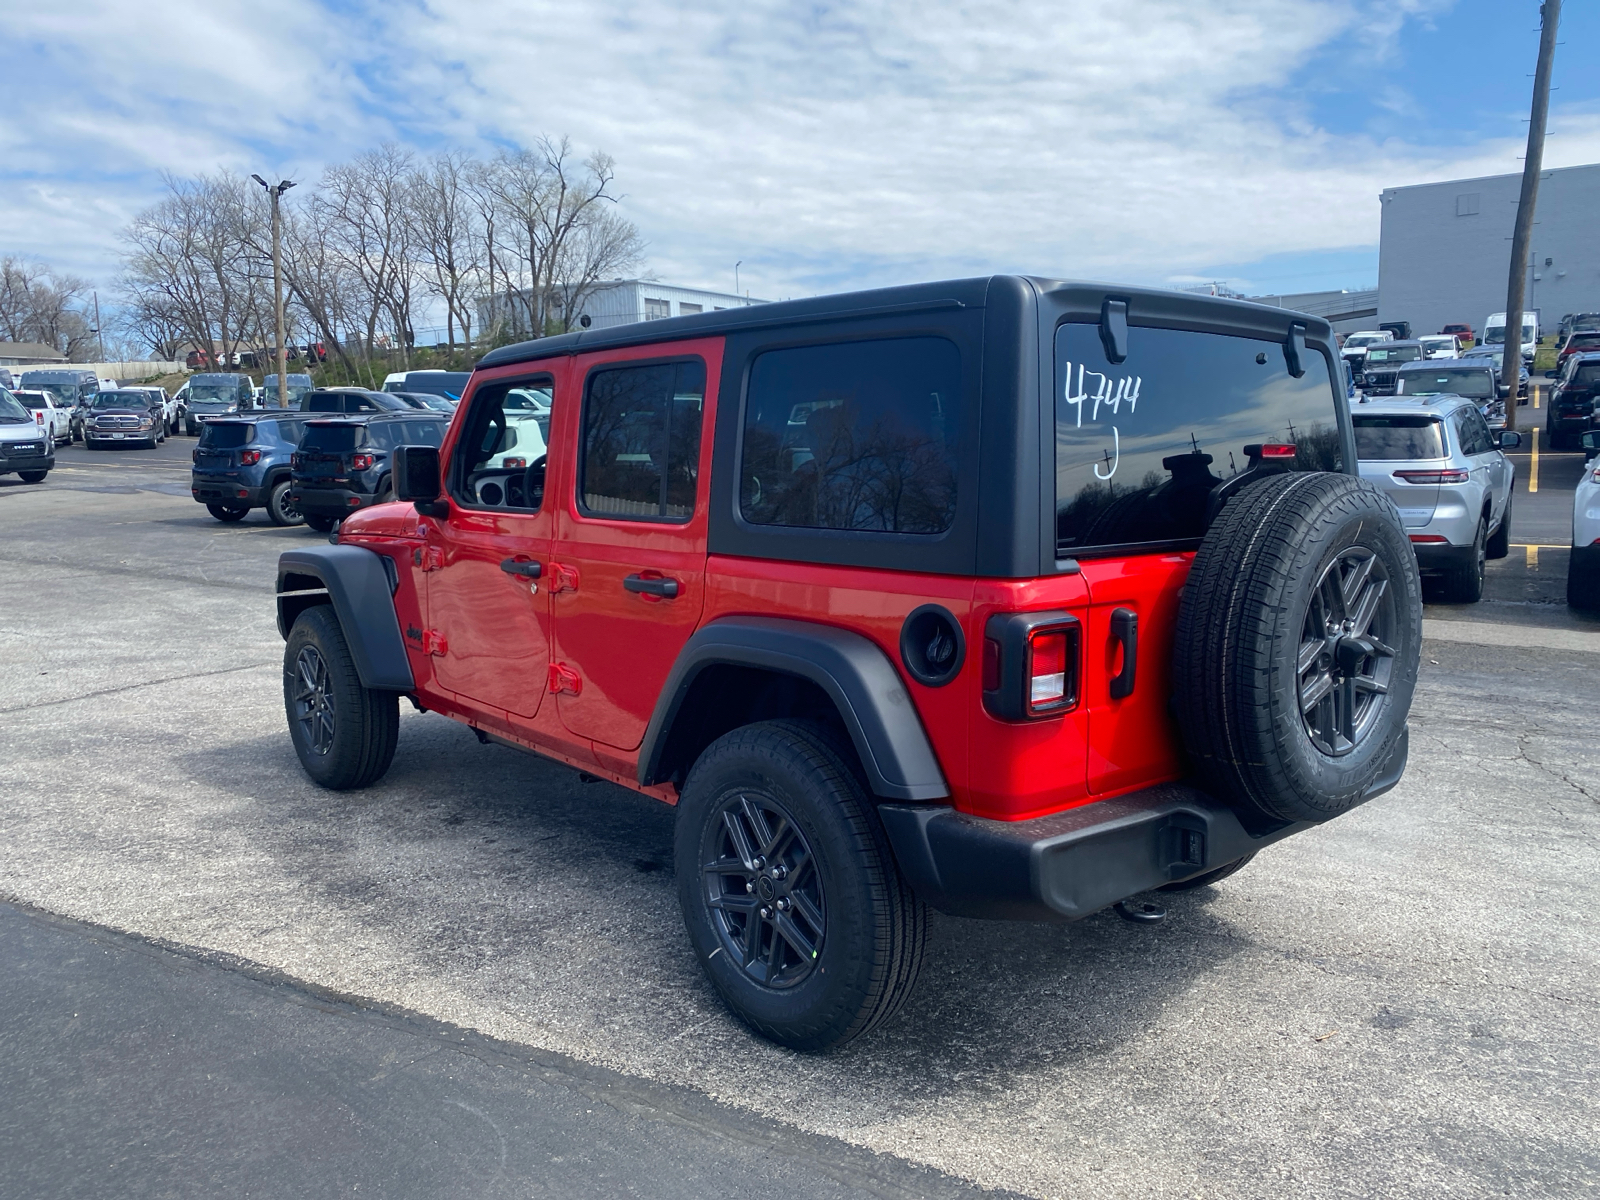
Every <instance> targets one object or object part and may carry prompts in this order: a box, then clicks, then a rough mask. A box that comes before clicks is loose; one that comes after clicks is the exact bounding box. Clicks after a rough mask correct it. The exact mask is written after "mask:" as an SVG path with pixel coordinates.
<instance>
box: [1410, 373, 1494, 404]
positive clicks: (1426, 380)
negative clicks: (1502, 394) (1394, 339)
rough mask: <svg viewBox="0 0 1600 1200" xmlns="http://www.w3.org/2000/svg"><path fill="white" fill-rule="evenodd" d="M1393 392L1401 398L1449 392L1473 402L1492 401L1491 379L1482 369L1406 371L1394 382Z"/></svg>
mask: <svg viewBox="0 0 1600 1200" xmlns="http://www.w3.org/2000/svg"><path fill="white" fill-rule="evenodd" d="M1395 391H1396V392H1397V393H1398V394H1399V395H1402V396H1427V395H1431V394H1434V393H1438V392H1450V393H1452V394H1454V395H1457V396H1466V397H1468V398H1470V399H1473V400H1492V399H1493V398H1494V396H1495V387H1494V382H1493V377H1492V375H1491V373H1490V372H1488V371H1486V370H1484V369H1483V368H1482V367H1476V368H1474V369H1472V370H1469V371H1449V370H1439V371H1407V372H1405V373H1403V374H1402V375H1401V376H1400V378H1399V380H1398V381H1396V386H1395Z"/></svg>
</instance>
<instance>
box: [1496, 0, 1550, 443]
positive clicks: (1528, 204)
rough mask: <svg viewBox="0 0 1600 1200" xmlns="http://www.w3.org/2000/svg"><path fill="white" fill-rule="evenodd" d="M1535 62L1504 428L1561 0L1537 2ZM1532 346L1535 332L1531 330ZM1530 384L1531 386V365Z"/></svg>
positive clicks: (1510, 297) (1512, 413) (1516, 237)
mask: <svg viewBox="0 0 1600 1200" xmlns="http://www.w3.org/2000/svg"><path fill="white" fill-rule="evenodd" d="M1539 20H1540V30H1539V65H1538V66H1537V67H1535V68H1534V72H1533V111H1532V112H1531V113H1530V114H1529V119H1528V155H1527V157H1526V158H1524V159H1523V160H1522V194H1521V195H1520V196H1519V197H1518V198H1517V223H1516V226H1515V227H1514V228H1513V229H1512V231H1511V273H1510V275H1509V277H1508V279H1507V281H1506V344H1505V346H1504V347H1503V348H1502V351H1501V355H1500V381H1501V383H1502V384H1505V385H1507V386H1509V387H1510V389H1511V393H1510V395H1508V396H1507V397H1506V428H1507V429H1515V428H1516V427H1517V378H1518V375H1519V374H1520V371H1521V367H1522V301H1523V288H1524V287H1526V285H1527V278H1528V242H1529V240H1530V239H1531V238H1532V236H1533V213H1534V208H1535V206H1536V205H1537V203H1538V200H1539V172H1540V170H1541V169H1542V168H1543V166H1544V130H1545V124H1546V121H1547V119H1548V118H1549V116H1550V68H1551V65H1552V64H1553V63H1554V62H1555V57H1556V30H1557V27H1558V26H1559V25H1560V24H1561V0H1544V3H1543V4H1541V5H1540V6H1539ZM1533 340H1534V346H1535V348H1536V352H1537V347H1538V344H1539V335H1538V333H1537V332H1535V333H1534V339H1533ZM1529 374H1530V378H1529V380H1528V390H1529V391H1532V390H1533V380H1532V377H1531V375H1532V372H1531V371H1530V373H1529Z"/></svg>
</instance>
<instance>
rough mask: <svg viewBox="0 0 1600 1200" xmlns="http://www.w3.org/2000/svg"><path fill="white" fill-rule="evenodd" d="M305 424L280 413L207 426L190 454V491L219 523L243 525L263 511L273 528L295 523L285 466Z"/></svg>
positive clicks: (223, 420)
mask: <svg viewBox="0 0 1600 1200" xmlns="http://www.w3.org/2000/svg"><path fill="white" fill-rule="evenodd" d="M305 423H306V418H305V417H304V416H302V415H301V414H299V413H283V412H280V411H272V412H263V413H259V414H255V415H252V416H246V417H216V418H213V419H212V420H210V421H207V422H206V425H205V428H204V429H202V430H201V431H200V442H199V444H198V445H197V446H195V449H194V469H193V471H192V472H191V473H190V485H189V490H190V492H191V493H192V494H193V495H194V498H195V499H196V500H197V501H199V502H200V503H201V504H204V505H205V506H206V510H207V511H208V512H210V514H211V515H212V516H213V517H215V518H216V519H217V520H219V521H230V522H231V521H242V520H243V519H244V517H245V515H246V514H247V513H249V511H250V510H251V509H252V508H264V509H266V510H267V517H268V518H269V519H270V520H271V521H272V523H273V524H274V525H298V524H300V522H301V521H302V520H303V518H302V517H301V515H300V509H299V507H298V506H297V505H296V504H295V502H294V501H293V500H292V499H291V498H290V491H291V483H290V478H289V472H290V466H289V461H290V459H291V458H292V457H293V455H294V452H295V450H296V448H297V447H298V446H299V444H300V435H301V433H302V432H304V430H305Z"/></svg>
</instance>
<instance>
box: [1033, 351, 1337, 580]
mask: <svg viewBox="0 0 1600 1200" xmlns="http://www.w3.org/2000/svg"><path fill="white" fill-rule="evenodd" d="M1055 351H1056V401H1055V407H1056V434H1055V440H1056V541H1057V546H1058V549H1059V551H1060V552H1062V553H1063V554H1068V555H1076V554H1082V553H1084V552H1085V551H1087V550H1096V549H1104V548H1112V547H1121V546H1135V545H1141V544H1149V543H1171V542H1182V541H1187V540H1190V539H1196V538H1199V537H1200V536H1201V535H1202V534H1203V533H1204V532H1205V510H1206V499H1207V497H1208V495H1209V493H1210V491H1211V489H1212V488H1214V487H1216V486H1217V485H1218V484H1220V483H1223V482H1224V481H1226V480H1228V479H1231V478H1232V477H1233V476H1235V475H1237V474H1239V473H1240V472H1242V471H1245V470H1248V469H1249V466H1250V457H1249V455H1248V454H1247V453H1246V452H1245V447H1246V446H1249V445H1253V444H1262V443H1277V444H1289V445H1293V446H1294V447H1295V448H1296V454H1295V457H1294V458H1293V459H1292V460H1289V461H1290V465H1291V469H1293V470H1297V471H1337V470H1340V469H1342V466H1343V463H1342V458H1341V454H1340V434H1339V422H1338V409H1337V407H1336V405H1338V404H1343V403H1345V400H1344V397H1343V395H1342V394H1340V393H1336V392H1335V391H1334V387H1333V377H1332V375H1331V374H1330V372H1329V367H1328V361H1327V359H1326V358H1324V357H1323V356H1322V355H1321V354H1319V353H1317V352H1316V351H1315V350H1308V351H1307V353H1306V356H1305V359H1304V366H1305V368H1306V371H1305V374H1304V375H1302V376H1301V377H1300V378H1299V379H1296V378H1295V377H1294V376H1292V375H1290V374H1289V370H1288V367H1287V365H1286V363H1285V361H1284V355H1283V346H1282V344H1281V343H1278V342H1269V341H1259V340H1256V339H1254V338H1245V337H1227V336H1223V335H1220V334H1212V333H1193V332H1189V331H1187V330H1181V329H1152V328H1143V327H1138V326H1135V327H1132V328H1130V329H1129V330H1128V357H1127V360H1126V361H1125V362H1121V363H1115V364H1114V363H1111V362H1110V361H1108V360H1107V358H1106V352H1105V347H1104V345H1103V344H1102V343H1101V341H1100V329H1099V326H1098V325H1088V324H1067V325H1063V326H1061V327H1060V329H1058V330H1057V331H1056V346H1055Z"/></svg>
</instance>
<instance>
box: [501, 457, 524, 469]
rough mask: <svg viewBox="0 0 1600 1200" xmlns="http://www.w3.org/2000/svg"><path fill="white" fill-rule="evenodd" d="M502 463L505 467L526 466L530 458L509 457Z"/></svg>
mask: <svg viewBox="0 0 1600 1200" xmlns="http://www.w3.org/2000/svg"><path fill="white" fill-rule="evenodd" d="M500 465H501V466H505V467H526V466H527V465H528V460H527V459H525V458H507V459H503V460H502V461H501V464H500Z"/></svg>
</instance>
